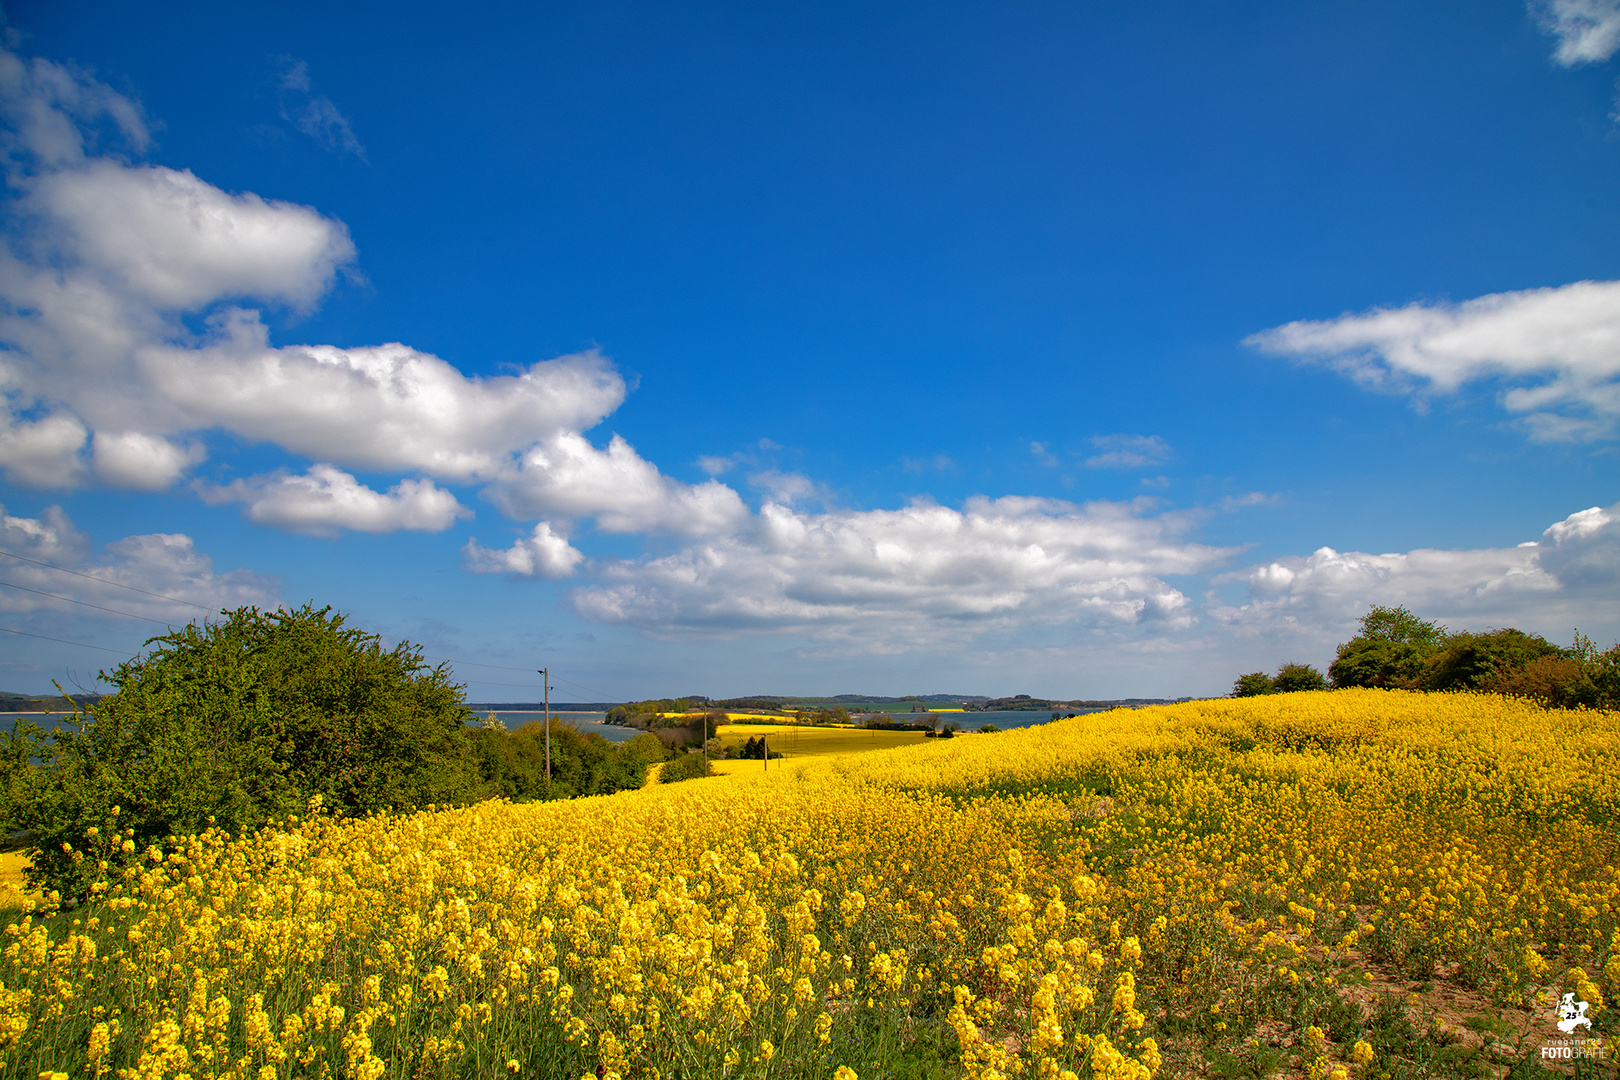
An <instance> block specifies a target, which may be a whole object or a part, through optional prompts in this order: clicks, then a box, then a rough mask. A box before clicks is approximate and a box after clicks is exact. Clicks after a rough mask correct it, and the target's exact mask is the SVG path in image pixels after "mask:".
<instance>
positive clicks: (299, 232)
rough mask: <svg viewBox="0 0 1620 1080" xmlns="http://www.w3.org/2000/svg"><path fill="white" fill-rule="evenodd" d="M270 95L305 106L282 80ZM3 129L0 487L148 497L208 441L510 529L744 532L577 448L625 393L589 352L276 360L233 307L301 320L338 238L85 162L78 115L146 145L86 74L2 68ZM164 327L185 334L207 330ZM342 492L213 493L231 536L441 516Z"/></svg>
mask: <svg viewBox="0 0 1620 1080" xmlns="http://www.w3.org/2000/svg"><path fill="white" fill-rule="evenodd" d="M285 79H286V80H287V81H286V84H285V88H286V89H288V90H289V91H298V92H307V91H308V89H309V85H308V72H307V69H304V68H301V67H299V66H298V65H297V64H296V63H293V64H292V66H290V67H289V68H288V69H287V71H286V72H285ZM0 116H3V118H4V119H5V121H6V122H7V124H8V125H9V134H8V135H6V136H5V138H6V139H7V140H8V142H7V147H8V149H9V150H10V151H11V153H12V159H13V162H14V165H15V166H16V167H15V168H14V170H13V174H12V179H13V183H14V184H15V185H16V186H17V187H18V189H19V191H20V195H19V200H18V203H17V208H18V214H17V215H16V217H15V219H14V221H13V223H12V224H13V226H14V227H13V228H12V229H11V230H10V232H11V235H10V243H9V245H8V247H7V249H6V250H5V251H4V252H3V253H0V299H3V300H4V301H5V304H4V306H3V313H0V345H3V346H4V347H5V348H3V349H0V395H3V399H4V400H3V407H0V466H3V467H4V468H5V470H6V475H7V478H8V479H9V480H10V481H11V482H13V483H19V484H26V485H29V486H34V487H47V488H48V487H57V488H71V487H75V486H80V485H83V484H85V483H87V482H88V481H89V480H90V479H91V478H92V477H95V478H98V479H99V480H100V481H101V482H103V483H106V484H109V485H112V486H118V487H130V488H136V489H144V490H158V489H161V488H164V487H168V486H171V485H172V484H174V483H175V482H176V481H178V480H179V479H181V478H182V477H183V475H184V474H185V472H186V471H187V470H188V469H190V468H192V467H193V466H195V465H196V464H198V463H199V462H200V461H202V460H204V459H205V457H206V447H205V444H204V442H203V441H202V436H203V435H204V434H205V433H207V432H210V431H215V430H218V431H223V432H227V433H230V434H232V435H235V436H237V437H239V438H241V439H243V440H246V441H249V442H264V443H271V444H274V445H276V446H279V447H280V448H282V449H283V450H286V451H288V452H290V453H292V454H296V455H300V456H302V457H304V458H306V459H308V460H310V461H313V462H319V463H321V464H320V465H319V466H317V470H318V469H325V468H331V469H333V470H338V469H365V470H371V471H379V472H394V473H415V474H419V475H420V476H426V477H431V478H433V479H436V480H441V481H449V482H453V483H491V482H496V486H495V488H493V489H492V490H491V492H490V494H491V495H492V497H494V498H495V499H496V501H497V503H498V504H499V505H501V506H502V507H503V508H505V509H507V510H508V511H510V512H512V513H514V514H517V515H520V516H535V517H537V516H542V515H545V516H553V517H578V516H587V517H596V518H597V522H598V524H599V525H600V526H601V527H602V528H604V529H606V530H608V531H616V532H630V531H642V530H647V529H673V530H675V531H683V532H687V533H706V532H712V531H714V530H715V529H716V528H723V527H725V526H726V525H727V524H728V523H731V522H734V521H736V520H738V519H740V518H741V517H743V516H745V515H746V508H745V507H743V505H742V501H741V499H740V498H739V497H738V496H737V495H736V493H735V492H734V491H732V490H731V489H730V488H728V487H725V486H724V485H722V484H719V483H716V482H713V481H711V482H709V483H706V484H702V485H698V486H696V487H689V486H687V485H684V484H680V483H678V482H676V481H674V480H671V479H670V478H668V477H665V476H663V475H661V474H660V473H659V471H658V470H657V468H655V467H654V466H653V465H651V464H650V463H648V462H646V461H645V460H643V459H642V458H640V457H639V456H637V455H636V453H635V451H634V450H632V449H631V448H630V446H629V444H628V443H625V442H624V441H623V440H621V439H617V438H615V439H614V440H612V442H611V443H610V445H609V446H608V448H607V449H606V450H597V449H595V448H594V447H593V446H591V444H590V443H589V442H588V441H587V440H586V439H585V437H584V435H583V434H582V432H584V431H586V430H588V429H590V428H591V427H593V426H595V425H596V424H598V423H600V422H601V420H602V419H603V418H605V417H606V416H607V415H608V414H610V413H611V412H613V410H614V409H616V408H617V407H618V406H619V404H620V403H621V402H622V401H623V400H624V396H625V392H626V387H625V383H624V380H623V378H621V377H620V375H619V374H618V372H617V371H615V370H614V368H613V366H612V365H611V364H610V363H609V362H608V361H607V360H606V359H605V358H603V357H601V356H600V355H598V354H596V353H594V352H590V353H584V354H579V355H575V356H565V357H561V358H558V359H554V360H545V361H540V362H537V363H532V364H530V365H528V366H527V367H524V368H521V369H518V370H516V371H515V372H514V373H512V374H508V375H500V376H493V377H468V376H466V375H464V374H462V373H461V372H460V371H459V370H457V369H456V368H455V367H454V366H452V365H451V364H450V363H448V362H446V361H445V360H443V359H440V358H439V357H436V356H432V355H430V354H427V353H423V352H419V351H417V350H415V349H412V348H410V347H409V346H406V345H402V344H399V343H390V344H384V345H378V346H371V347H360V348H337V347H334V346H330V345H318V344H317V345H303V346H297V345H295V346H281V347H277V346H273V345H272V344H271V343H270V338H269V331H268V329H267V327H266V326H265V324H264V320H263V317H262V315H261V312H260V311H259V310H257V309H256V308H254V307H253V306H251V305H252V304H254V303H257V304H271V305H281V306H285V307H288V308H291V309H295V310H304V309H308V308H310V307H312V306H313V305H314V304H315V303H316V302H318V301H319V300H320V299H321V297H322V296H323V295H325V293H326V292H327V291H328V290H329V289H330V288H331V287H332V285H333V283H334V281H335V280H336V277H337V274H338V272H339V271H340V270H342V269H344V268H345V267H347V266H348V265H350V264H351V263H352V262H353V260H354V257H355V249H354V244H353V242H352V241H351V240H350V238H349V234H348V230H347V229H346V228H345V227H344V226H343V224H342V223H341V222H338V221H335V220H333V219H331V218H328V217H325V216H323V215H322V214H320V213H319V212H317V211H315V210H313V209H311V208H309V207H305V206H298V205H295V204H292V203H286V202H278V201H274V200H266V199H262V198H260V197H259V196H257V195H255V194H253V193H251V192H248V193H241V194H230V193H227V192H224V191H221V190H220V189H219V188H216V187H214V186H213V185H211V184H208V183H207V182H205V181H203V180H201V179H199V178H198V177H196V176H194V175H193V174H191V173H190V172H185V171H176V170H173V169H167V168H161V167H156V166H147V165H140V164H130V163H128V162H127V161H125V160H123V159H121V158H117V157H113V156H110V155H102V156H96V155H94V154H87V152H86V145H87V144H86V141H85V138H86V137H85V130H87V129H86V128H85V127H84V124H85V123H88V122H89V120H91V119H94V118H95V117H97V116H112V117H113V118H114V120H115V121H116V122H117V124H118V126H120V127H121V128H122V129H123V130H124V133H125V139H126V143H127V144H128V145H129V147H130V148H132V149H134V150H136V151H139V150H140V149H141V148H142V147H143V146H144V142H145V127H144V124H143V123H142V121H141V119H140V113H139V109H138V108H137V107H136V106H134V105H133V104H132V103H130V102H129V101H128V100H127V99H124V98H122V97H120V96H119V95H117V94H115V93H113V92H112V91H110V90H108V89H107V88H106V87H103V86H101V85H100V84H98V83H95V82H94V81H93V80H89V79H87V78H84V77H83V76H81V75H79V74H77V73H75V72H73V71H71V70H69V69H67V68H63V67H60V66H58V65H53V64H50V63H49V62H47V61H43V60H36V61H33V62H32V63H31V64H26V63H24V62H23V61H21V60H19V59H18V58H17V57H15V56H12V55H11V54H9V53H3V52H0ZM87 118H88V119H87ZM328 134H330V131H329V132H328ZM332 137H333V138H337V136H336V135H333V136H332ZM340 141H341V140H340ZM185 315H202V316H204V325H205V327H206V329H205V330H204V332H202V333H201V334H198V333H195V332H193V331H192V330H191V329H189V328H188V324H187V323H186V322H185V321H184V320H183V319H182V316H185ZM192 325H194V324H192ZM92 466H93V470H92ZM342 475H344V474H341V473H337V472H335V471H334V472H333V473H330V474H322V473H319V472H318V471H316V470H312V471H311V472H310V473H309V474H308V475H307V476H304V477H285V476H284V477H282V478H280V479H279V480H276V481H274V482H263V483H253V484H250V485H249V488H250V489H251V490H249V488H243V489H239V490H238V489H233V490H237V491H238V494H239V495H240V496H241V498H242V499H243V500H244V501H246V502H247V503H248V506H249V509H248V516H249V517H250V518H251V519H252V520H255V521H262V522H265V523H267V524H274V525H276V526H278V527H283V528H299V529H310V530H317V531H322V530H327V529H335V528H340V527H342V528H354V527H359V528H369V529H375V528H381V527H384V526H387V525H389V524H390V523H392V527H397V528H442V527H444V526H445V525H447V524H448V523H449V521H450V520H452V519H453V516H454V514H456V513H458V512H459V504H458V503H457V502H456V500H455V498H454V497H453V496H452V495H450V494H449V493H448V492H445V491H443V490H441V489H439V488H436V487H433V485H432V484H431V483H428V482H427V481H422V480H407V481H403V483H404V484H405V485H406V486H405V487H401V488H398V489H396V493H395V494H393V495H389V496H383V495H379V494H377V493H376V492H369V491H368V489H365V488H362V487H360V486H359V485H357V484H354V483H353V482H352V478H350V479H349V481H348V482H347V483H345V482H344V481H341V480H339V479H338V477H340V476H342ZM423 484H427V486H426V487H424V486H422V485H423ZM447 515H448V516H447Z"/></svg>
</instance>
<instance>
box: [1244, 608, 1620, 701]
mask: <svg viewBox="0 0 1620 1080" xmlns="http://www.w3.org/2000/svg"><path fill="white" fill-rule="evenodd" d="M1329 686H1331V687H1332V688H1333V689H1342V688H1345V687H1351V686H1371V687H1384V688H1388V689H1398V690H1474V691H1480V692H1484V693H1495V694H1511V695H1514V696H1517V697H1525V698H1531V699H1533V700H1535V701H1539V702H1541V703H1542V704H1543V705H1547V706H1552V707H1558V708H1578V707H1582V706H1584V707H1586V708H1594V709H1615V708H1620V644H1617V645H1613V646H1610V647H1609V648H1608V649H1606V650H1601V651H1600V650H1599V649H1598V647H1597V646H1596V645H1594V644H1593V643H1592V640H1591V638H1588V637H1587V636H1585V635H1584V634H1582V633H1580V632H1579V631H1576V633H1575V641H1574V643H1573V644H1572V645H1570V646H1569V647H1567V648H1565V647H1560V646H1558V645H1554V644H1553V643H1552V642H1550V641H1548V640H1547V639H1546V638H1544V637H1542V636H1541V635H1540V634H1529V633H1525V632H1524V631H1523V630H1519V629H1516V628H1514V627H1506V628H1502V629H1495V630H1486V631H1483V632H1474V631H1469V630H1459V631H1451V630H1447V629H1446V628H1445V627H1443V626H1441V625H1440V624H1439V623H1437V622H1433V621H1430V620H1428V619H1423V618H1420V617H1419V616H1417V615H1414V614H1413V613H1412V612H1411V611H1408V610H1407V609H1406V608H1404V607H1381V606H1375V607H1373V608H1372V609H1371V610H1370V611H1368V612H1367V614H1366V615H1364V616H1362V619H1361V632H1360V633H1359V634H1357V635H1356V636H1355V637H1353V638H1351V639H1350V640H1349V641H1347V642H1345V643H1344V644H1342V645H1340V646H1339V648H1338V652H1337V655H1336V656H1335V657H1334V660H1333V663H1332V664H1331V665H1329V667H1328V671H1327V676H1326V677H1324V676H1323V675H1322V673H1321V672H1320V671H1318V670H1317V669H1316V668H1314V667H1312V666H1311V665H1309V664H1299V663H1293V662H1290V663H1287V664H1284V665H1283V666H1282V667H1281V668H1279V669H1278V670H1277V673H1276V674H1275V675H1267V674H1266V673H1265V672H1263V671H1254V672H1249V673H1247V674H1244V675H1239V676H1238V678H1237V681H1236V682H1235V683H1234V684H1233V686H1232V696H1233V697H1251V696H1253V695H1256V694H1275V693H1288V692H1290V691H1296V690H1326V689H1328V688H1329Z"/></svg>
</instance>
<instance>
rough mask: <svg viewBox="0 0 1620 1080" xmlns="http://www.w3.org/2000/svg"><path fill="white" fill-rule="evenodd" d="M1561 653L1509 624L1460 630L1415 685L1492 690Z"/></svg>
mask: <svg viewBox="0 0 1620 1080" xmlns="http://www.w3.org/2000/svg"><path fill="white" fill-rule="evenodd" d="M1562 655H1563V653H1562V650H1560V649H1559V648H1558V646H1556V645H1554V644H1552V643H1551V642H1549V641H1548V640H1547V639H1546V638H1544V637H1542V636H1541V635H1539V634H1527V633H1525V632H1524V631H1523V630H1515V629H1513V628H1512V627H1509V628H1508V629H1505V630H1491V631H1488V632H1486V633H1483V634H1470V633H1466V632H1464V633H1461V634H1457V635H1456V636H1454V637H1453V638H1451V640H1450V641H1448V642H1447V643H1446V647H1445V648H1444V649H1442V650H1440V652H1438V653H1437V654H1435V656H1434V657H1433V658H1432V659H1431V660H1430V661H1429V663H1428V665H1427V667H1425V669H1424V672H1423V678H1422V681H1421V682H1420V684H1419V685H1420V686H1421V687H1422V688H1423V689H1425V690H1494V689H1496V688H1497V684H1498V683H1500V682H1503V681H1506V680H1508V679H1510V678H1512V676H1513V675H1514V674H1515V673H1516V672H1519V671H1522V670H1523V669H1524V668H1525V667H1526V666H1528V665H1529V664H1530V663H1531V662H1533V661H1536V660H1540V659H1542V658H1544V657H1551V658H1556V657H1560V656H1562Z"/></svg>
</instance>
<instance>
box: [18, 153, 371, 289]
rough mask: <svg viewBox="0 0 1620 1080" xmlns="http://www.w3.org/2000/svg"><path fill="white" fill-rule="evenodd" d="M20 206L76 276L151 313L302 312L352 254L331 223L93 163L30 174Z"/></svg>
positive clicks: (174, 176) (173, 176) (180, 175)
mask: <svg viewBox="0 0 1620 1080" xmlns="http://www.w3.org/2000/svg"><path fill="white" fill-rule="evenodd" d="M25 201H26V205H27V207H28V209H29V210H31V211H32V212H33V213H36V214H38V215H39V216H40V218H41V219H42V221H44V222H45V223H47V226H46V227H47V229H48V230H49V232H50V233H52V234H54V237H53V238H54V239H55V240H56V245H55V246H56V251H57V252H58V253H59V254H60V255H63V256H66V257H68V258H70V259H72V260H73V261H74V262H75V263H76V266H75V267H74V270H75V271H76V272H77V273H78V274H81V275H84V276H86V277H88V278H92V279H99V281H100V282H102V283H103V284H104V286H105V287H106V288H107V289H108V290H109V291H111V292H115V293H117V294H118V295H120V296H124V297H128V298H131V299H135V300H138V301H144V302H146V303H148V304H150V305H151V306H152V307H154V308H156V309H159V310H165V311H169V310H174V311H191V310H196V309H197V308H200V307H202V306H203V305H206V304H209V303H212V302H213V301H215V300H217V299H219V298H221V297H229V296H252V297H257V298H259V299H262V300H271V301H276V302H280V303H285V304H289V305H291V306H293V307H297V308H307V307H308V306H309V305H310V304H312V303H314V302H315V301H316V300H317V299H319V298H320V297H321V295H322V294H324V293H325V292H326V290H327V288H328V286H329V285H330V283H331V281H332V278H333V275H334V274H335V273H336V272H337V269H338V268H339V267H340V266H343V265H345V264H347V263H349V262H351V261H352V260H353V259H354V256H355V250H354V243H353V242H352V241H351V240H350V239H349V231H348V229H347V228H345V227H344V226H343V224H342V223H341V222H338V221H333V220H332V219H330V218H327V217H323V216H322V215H321V214H319V213H317V212H316V211H314V210H312V209H310V208H309V207H307V206H298V205H296V204H294V203H287V202H279V201H274V200H270V201H267V200H265V199H261V198H259V196H257V195H255V194H253V193H252V192H244V193H243V194H240V195H230V194H227V193H226V192H223V191H221V190H220V189H219V188H216V187H214V186H213V185H212V184H208V183H205V182H203V181H202V180H199V179H198V178H197V177H195V176H193V175H192V174H191V172H190V171H189V170H187V171H176V170H174V169H166V168H162V167H160V166H155V165H149V166H131V165H125V164H123V163H121V162H118V161H113V160H110V159H100V160H93V161H89V162H86V163H85V164H84V165H82V166H80V167H78V168H73V169H63V170H59V171H55V172H48V173H44V174H42V175H40V176H38V177H36V178H35V180H34V182H33V184H32V185H31V190H30V192H29V194H28V195H27V196H26V199H25Z"/></svg>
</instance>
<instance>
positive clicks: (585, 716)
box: [474, 709, 641, 742]
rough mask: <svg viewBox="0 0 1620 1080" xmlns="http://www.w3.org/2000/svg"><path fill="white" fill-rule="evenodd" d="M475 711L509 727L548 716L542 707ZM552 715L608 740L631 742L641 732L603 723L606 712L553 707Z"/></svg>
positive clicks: (513, 727) (539, 721)
mask: <svg viewBox="0 0 1620 1080" xmlns="http://www.w3.org/2000/svg"><path fill="white" fill-rule="evenodd" d="M474 713H475V715H477V716H484V717H487V716H494V717H496V718H498V719H499V720H500V722H501V723H503V724H505V725H506V726H507V728H509V729H516V728H520V727H522V726H523V725H524V724H527V723H528V722H529V721H530V720H533V721H534V722H535V723H537V724H538V723H542V722H543V721H544V720H545V717H546V714H545V712H544V711H542V710H540V709H533V710H529V709H494V710H490V709H475V710H474ZM551 717H552V719H553V720H566V721H567V722H568V723H570V724H573V725H574V726H575V727H577V728H579V730H581V731H583V732H584V733H585V734H587V735H600V736H602V738H604V739H606V740H607V741H608V742H629V741H630V740H631V739H633V738H635V737H636V736H637V735H639V734H641V733H640V732H639V731H637V730H636V729H635V728H630V727H623V726H621V725H619V724H607V723H603V721H604V720H606V719H607V713H605V712H560V711H558V710H556V709H552V710H551Z"/></svg>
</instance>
